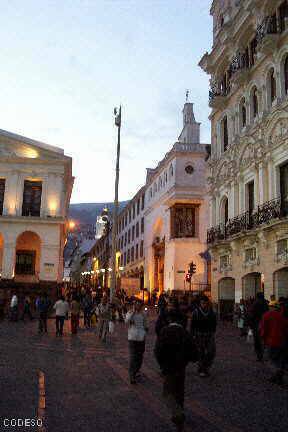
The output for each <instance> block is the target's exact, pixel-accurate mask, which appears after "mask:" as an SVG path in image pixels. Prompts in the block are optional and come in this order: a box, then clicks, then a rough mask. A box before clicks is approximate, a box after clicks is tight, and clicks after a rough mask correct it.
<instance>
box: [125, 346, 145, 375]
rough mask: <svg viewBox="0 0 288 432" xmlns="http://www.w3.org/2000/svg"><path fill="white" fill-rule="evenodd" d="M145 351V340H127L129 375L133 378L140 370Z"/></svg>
mask: <svg viewBox="0 0 288 432" xmlns="http://www.w3.org/2000/svg"><path fill="white" fill-rule="evenodd" d="M144 352H145V341H129V375H130V378H131V379H135V375H136V374H137V373H138V372H139V371H140V369H141V366H142V363H143V356H144Z"/></svg>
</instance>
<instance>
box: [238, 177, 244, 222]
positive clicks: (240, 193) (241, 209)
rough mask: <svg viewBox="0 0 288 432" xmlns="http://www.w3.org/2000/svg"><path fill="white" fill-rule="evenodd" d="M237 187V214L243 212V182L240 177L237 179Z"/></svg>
mask: <svg viewBox="0 0 288 432" xmlns="http://www.w3.org/2000/svg"><path fill="white" fill-rule="evenodd" d="M238 187H239V214H241V213H243V212H244V211H245V187H244V181H243V178H242V177H239V179H238Z"/></svg>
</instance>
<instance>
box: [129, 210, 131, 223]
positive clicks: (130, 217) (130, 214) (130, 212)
mask: <svg viewBox="0 0 288 432" xmlns="http://www.w3.org/2000/svg"><path fill="white" fill-rule="evenodd" d="M130 222H131V209H129V224H130Z"/></svg>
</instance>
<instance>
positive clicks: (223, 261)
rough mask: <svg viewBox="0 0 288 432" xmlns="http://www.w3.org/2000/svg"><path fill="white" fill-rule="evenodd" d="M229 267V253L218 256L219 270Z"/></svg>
mask: <svg viewBox="0 0 288 432" xmlns="http://www.w3.org/2000/svg"><path fill="white" fill-rule="evenodd" d="M229 267H230V255H222V256H220V270H227V269H228V268H229Z"/></svg>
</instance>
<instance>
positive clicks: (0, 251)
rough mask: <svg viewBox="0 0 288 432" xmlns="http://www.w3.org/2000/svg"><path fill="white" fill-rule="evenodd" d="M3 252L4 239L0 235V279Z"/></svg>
mask: <svg viewBox="0 0 288 432" xmlns="http://www.w3.org/2000/svg"><path fill="white" fill-rule="evenodd" d="M3 251H4V239H3V236H2V234H1V233H0V277H1V275H2V261H3Z"/></svg>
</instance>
